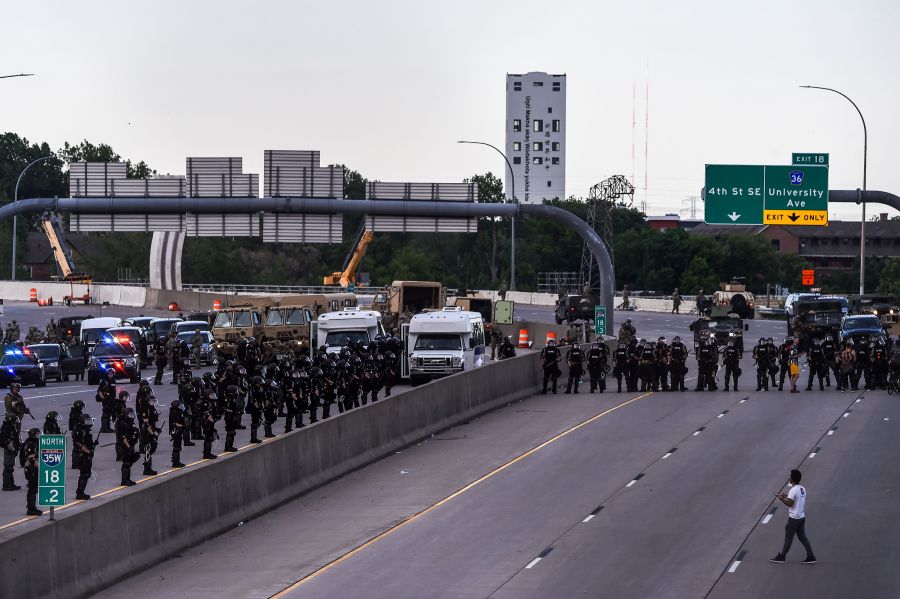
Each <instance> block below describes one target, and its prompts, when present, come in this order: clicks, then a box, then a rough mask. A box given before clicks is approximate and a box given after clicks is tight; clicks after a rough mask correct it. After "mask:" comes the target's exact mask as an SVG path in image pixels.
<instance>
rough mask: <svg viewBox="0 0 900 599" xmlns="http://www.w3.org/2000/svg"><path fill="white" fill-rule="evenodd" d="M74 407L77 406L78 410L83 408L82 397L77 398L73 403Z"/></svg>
mask: <svg viewBox="0 0 900 599" xmlns="http://www.w3.org/2000/svg"><path fill="white" fill-rule="evenodd" d="M72 407H73V408H75V409H76V410H83V409H84V402H83V401H81V400H80V399H76V400H75V402H74V403H73V404H72Z"/></svg>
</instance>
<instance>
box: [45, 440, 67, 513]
mask: <svg viewBox="0 0 900 599" xmlns="http://www.w3.org/2000/svg"><path fill="white" fill-rule="evenodd" d="M66 455H67V452H66V436H65V435H41V436H40V438H39V443H38V504H39V505H44V506H50V519H51V520H53V519H54V517H53V516H54V514H53V509H54V508H55V507H56V506H63V505H66Z"/></svg>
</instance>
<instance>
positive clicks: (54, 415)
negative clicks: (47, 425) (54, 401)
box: [47, 410, 59, 420]
mask: <svg viewBox="0 0 900 599" xmlns="http://www.w3.org/2000/svg"><path fill="white" fill-rule="evenodd" d="M47 420H59V414H58V413H57V412H56V410H50V411H49V412H47Z"/></svg>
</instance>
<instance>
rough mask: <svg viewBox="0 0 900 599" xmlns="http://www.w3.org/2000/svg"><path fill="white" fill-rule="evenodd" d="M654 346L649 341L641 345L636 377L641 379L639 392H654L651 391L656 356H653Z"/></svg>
mask: <svg viewBox="0 0 900 599" xmlns="http://www.w3.org/2000/svg"><path fill="white" fill-rule="evenodd" d="M653 350H654V346H653V344H652V343H650V342H649V341H645V342H643V343H642V344H641V349H640V354H639V360H640V366H639V367H638V377H640V379H641V392H642V393H643V392H644V391H655V389H653V371H654V369H655V367H656V356H655V355H654V351H653Z"/></svg>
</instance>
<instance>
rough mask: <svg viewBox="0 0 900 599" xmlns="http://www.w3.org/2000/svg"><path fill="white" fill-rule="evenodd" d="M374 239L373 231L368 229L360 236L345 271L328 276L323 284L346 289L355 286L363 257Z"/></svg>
mask: <svg viewBox="0 0 900 599" xmlns="http://www.w3.org/2000/svg"><path fill="white" fill-rule="evenodd" d="M374 237H375V234H374V233H373V232H372V231H370V230H368V229H367V230H365V231H363V234H362V235H361V236H360V238H359V241H358V242H357V243H356V248H355V249H354V250H353V254H352V255H351V256H350V259H349V260H348V261H347V265H346V266H345V267H344V270H342V271H337V272H333V273H331V274H330V275H326V276H325V279H324V282H323V284H324V285H340V286H341V287H343V288H344V289H346V288H347V287H349V286H350V283H354V284H355V283H356V275H357V270H359V265H360V263H361V262H362V259H363V256H365V255H366V249H367V248H368V247H369V244H370V243H372V239H373V238H374Z"/></svg>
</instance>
